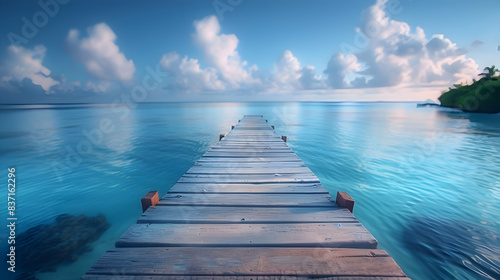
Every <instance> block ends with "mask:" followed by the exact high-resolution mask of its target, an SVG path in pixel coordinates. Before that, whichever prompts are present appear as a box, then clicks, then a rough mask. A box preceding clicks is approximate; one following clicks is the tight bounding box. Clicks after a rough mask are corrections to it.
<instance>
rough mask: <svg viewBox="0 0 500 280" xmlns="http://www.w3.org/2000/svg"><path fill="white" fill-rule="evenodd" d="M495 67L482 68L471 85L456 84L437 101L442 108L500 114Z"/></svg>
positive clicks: (499, 95) (499, 83) (499, 81)
mask: <svg viewBox="0 0 500 280" xmlns="http://www.w3.org/2000/svg"><path fill="white" fill-rule="evenodd" d="M498 72H499V70H498V69H497V68H495V65H493V66H492V67H486V68H484V72H483V73H480V74H479V76H481V77H482V78H481V79H479V80H474V82H473V83H472V84H471V85H463V84H458V85H454V86H455V88H450V90H448V91H446V92H444V93H443V94H442V95H441V96H440V97H439V101H440V102H441V106H443V107H451V108H458V109H461V110H462V111H465V112H476V113H500V77H498V76H496V74H497V73H498Z"/></svg>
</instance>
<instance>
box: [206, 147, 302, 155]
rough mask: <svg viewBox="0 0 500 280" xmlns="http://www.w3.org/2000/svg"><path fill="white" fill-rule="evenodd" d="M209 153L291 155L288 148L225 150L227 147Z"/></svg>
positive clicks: (212, 149)
mask: <svg viewBox="0 0 500 280" xmlns="http://www.w3.org/2000/svg"><path fill="white" fill-rule="evenodd" d="M208 151H209V152H218V153H281V154H293V151H292V150H291V149H290V148H271V147H269V148H265V147H238V148H227V147H223V148H220V147H214V148H211V149H209V150H208Z"/></svg>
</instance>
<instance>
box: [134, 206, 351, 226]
mask: <svg viewBox="0 0 500 280" xmlns="http://www.w3.org/2000/svg"><path fill="white" fill-rule="evenodd" d="M137 223H139V224H166V223H170V224H171V223H175V224H262V223H266V224H283V223H337V224H338V223H359V222H358V221H357V220H356V218H355V217H354V216H353V215H352V214H351V213H350V212H349V210H347V209H345V208H340V207H311V208H305V207H277V208H271V207H266V208H265V209H263V208H259V207H233V208H231V209H230V210H229V209H228V207H216V206H214V207H203V206H168V207H161V206H157V207H150V208H149V209H148V210H147V211H146V212H144V214H142V216H141V217H140V218H139V220H138V221H137Z"/></svg>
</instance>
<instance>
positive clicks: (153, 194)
mask: <svg viewBox="0 0 500 280" xmlns="http://www.w3.org/2000/svg"><path fill="white" fill-rule="evenodd" d="M159 201H160V197H159V196H158V191H150V192H148V194H146V195H145V196H144V197H143V198H142V199H141V204H142V212H143V213H144V212H146V210H148V208H149V207H150V206H155V205H156V204H158V202H159Z"/></svg>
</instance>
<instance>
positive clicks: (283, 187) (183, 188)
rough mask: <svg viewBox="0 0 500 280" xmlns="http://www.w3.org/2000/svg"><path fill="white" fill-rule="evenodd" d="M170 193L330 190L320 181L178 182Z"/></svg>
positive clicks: (322, 191)
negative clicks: (272, 182)
mask: <svg viewBox="0 0 500 280" xmlns="http://www.w3.org/2000/svg"><path fill="white" fill-rule="evenodd" d="M168 192H169V193H241V194H243V193H262V194H264V193H292V194H293V193H294V194H304V193H323V194H327V193H328V191H327V190H326V189H325V188H324V187H323V186H321V184H319V183H285V184H283V183H274V184H224V183H215V184H197V183H194V184H193V183H177V184H175V185H174V186H173V187H172V188H171V189H170V190H169V191H168Z"/></svg>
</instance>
